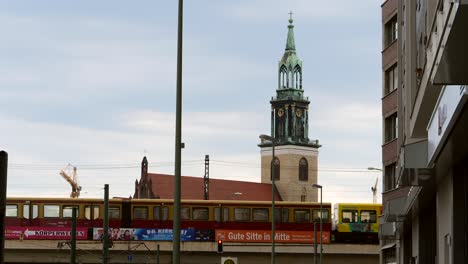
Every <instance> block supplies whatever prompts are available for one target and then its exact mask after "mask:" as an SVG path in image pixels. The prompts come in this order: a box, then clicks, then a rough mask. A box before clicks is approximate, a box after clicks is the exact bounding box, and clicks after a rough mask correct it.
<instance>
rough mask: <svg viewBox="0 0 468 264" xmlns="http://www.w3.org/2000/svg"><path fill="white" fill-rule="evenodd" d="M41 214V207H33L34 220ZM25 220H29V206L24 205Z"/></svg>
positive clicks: (35, 205)
mask: <svg viewBox="0 0 468 264" xmlns="http://www.w3.org/2000/svg"><path fill="white" fill-rule="evenodd" d="M38 213H39V206H38V205H37V204H33V205H32V218H31V219H36V218H37V215H38ZM23 218H25V219H29V204H24V205H23Z"/></svg>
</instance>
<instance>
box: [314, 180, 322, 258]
mask: <svg viewBox="0 0 468 264" xmlns="http://www.w3.org/2000/svg"><path fill="white" fill-rule="evenodd" d="M312 188H317V189H320V264H322V251H323V247H322V240H323V232H322V217H323V211H322V193H323V189H322V185H319V184H315V183H314V184H312Z"/></svg>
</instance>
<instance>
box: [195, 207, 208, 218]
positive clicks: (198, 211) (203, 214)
mask: <svg viewBox="0 0 468 264" xmlns="http://www.w3.org/2000/svg"><path fill="white" fill-rule="evenodd" d="M192 219H193V220H208V207H194V208H193V211H192Z"/></svg>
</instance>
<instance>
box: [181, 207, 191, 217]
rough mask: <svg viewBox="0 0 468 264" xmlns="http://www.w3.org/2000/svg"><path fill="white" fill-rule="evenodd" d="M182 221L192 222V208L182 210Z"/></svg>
mask: <svg viewBox="0 0 468 264" xmlns="http://www.w3.org/2000/svg"><path fill="white" fill-rule="evenodd" d="M180 219H181V220H190V207H182V208H180Z"/></svg>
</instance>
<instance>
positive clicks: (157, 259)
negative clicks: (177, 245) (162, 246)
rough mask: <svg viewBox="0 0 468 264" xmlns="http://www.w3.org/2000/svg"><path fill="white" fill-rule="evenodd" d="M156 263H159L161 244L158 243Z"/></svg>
mask: <svg viewBox="0 0 468 264" xmlns="http://www.w3.org/2000/svg"><path fill="white" fill-rule="evenodd" d="M156 264H159V244H158V247H157V249H156Z"/></svg>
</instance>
